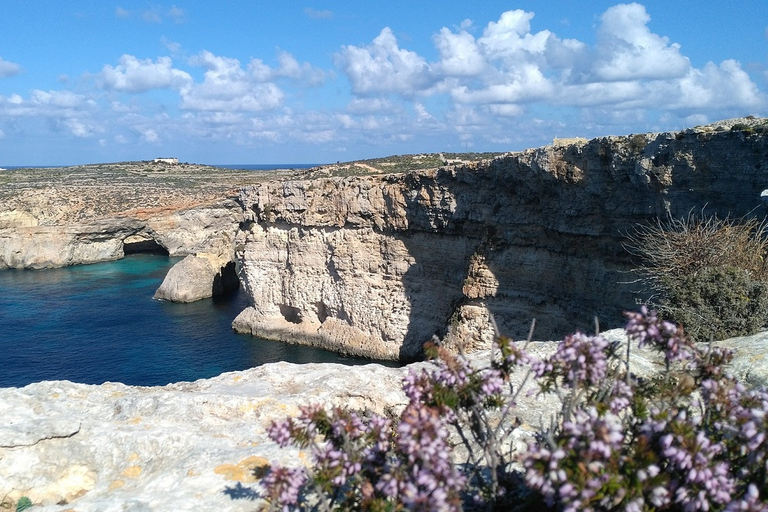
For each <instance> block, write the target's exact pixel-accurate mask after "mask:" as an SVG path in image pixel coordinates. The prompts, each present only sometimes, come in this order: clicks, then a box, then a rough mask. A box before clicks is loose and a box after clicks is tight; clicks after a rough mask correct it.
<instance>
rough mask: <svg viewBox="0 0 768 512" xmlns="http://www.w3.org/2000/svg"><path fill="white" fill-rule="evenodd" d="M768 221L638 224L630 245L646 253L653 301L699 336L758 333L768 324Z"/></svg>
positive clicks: (697, 219)
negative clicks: (638, 226)
mask: <svg viewBox="0 0 768 512" xmlns="http://www.w3.org/2000/svg"><path fill="white" fill-rule="evenodd" d="M765 231H766V224H765V222H761V221H758V220H756V219H745V220H741V221H739V222H736V221H734V220H732V219H725V220H721V219H718V218H717V217H704V216H703V215H701V216H696V215H689V216H688V217H687V218H683V219H669V220H668V221H667V222H666V223H662V222H657V223H656V224H652V225H649V226H644V227H640V228H638V229H637V230H636V231H635V232H634V233H632V234H630V236H629V241H628V242H627V243H626V244H625V247H626V248H627V250H628V251H629V252H630V253H631V254H633V255H636V256H639V257H640V259H641V261H642V263H641V264H640V266H639V267H638V269H637V271H639V272H640V273H641V275H642V280H643V281H644V282H645V283H646V284H647V285H648V288H649V289H650V293H651V296H650V299H649V304H650V305H652V306H653V307H654V308H656V309H658V310H659V311H660V312H661V314H662V316H663V317H664V318H666V319H669V320H671V321H674V322H678V323H682V324H683V325H684V326H685V328H686V331H687V332H688V334H689V336H690V337H692V338H693V339H695V340H698V341H709V340H711V339H724V338H727V337H732V336H740V335H746V334H752V333H754V332H757V331H758V330H759V329H760V328H761V327H763V326H764V325H766V323H767V322H768V289H767V287H768V264H767V261H766V256H768V241H767V240H766V238H765Z"/></svg>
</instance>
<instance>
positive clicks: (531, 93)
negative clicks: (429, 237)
mask: <svg viewBox="0 0 768 512" xmlns="http://www.w3.org/2000/svg"><path fill="white" fill-rule="evenodd" d="M533 17H534V14H533V13H531V12H525V11H522V10H512V11H507V12H504V13H502V14H501V16H500V17H499V19H498V21H492V22H489V23H488V24H487V26H486V27H485V28H484V29H483V31H482V36H481V37H479V38H478V39H475V38H474V37H473V36H472V35H471V34H470V33H469V32H467V31H466V30H465V29H464V28H458V29H455V30H451V29H448V28H445V27H443V28H442V29H441V30H440V31H439V32H438V33H437V34H436V35H435V36H434V44H435V47H436V48H437V50H438V52H439V59H438V60H437V62H433V63H430V62H428V61H427V60H426V59H424V58H423V57H422V56H421V55H419V54H417V53H414V52H411V51H407V50H403V49H401V48H400V47H399V46H398V44H397V40H396V39H395V37H394V35H393V34H392V32H391V30H389V29H388V28H385V29H384V30H382V32H381V34H380V35H379V36H378V37H377V38H376V39H374V40H373V42H372V43H371V44H370V45H369V46H366V47H355V46H346V47H343V48H342V52H341V53H340V54H339V55H338V56H337V61H336V62H337V65H339V67H341V68H342V70H343V71H344V73H345V74H346V75H347V77H348V78H349V81H350V83H351V84H352V91H353V93H354V94H355V95H356V97H357V99H358V100H361V99H363V98H366V101H369V102H370V101H373V100H377V99H382V98H387V97H389V96H390V95H393V94H394V95H398V96H400V97H401V98H402V99H404V100H412V99H413V97H414V96H415V95H424V96H426V95H436V94H448V95H449V98H450V99H451V100H452V101H453V103H454V107H456V106H457V105H466V106H467V109H459V108H456V109H455V111H454V112H453V113H452V114H451V115H453V116H455V117H456V116H458V117H461V118H462V119H467V118H468V117H469V114H468V112H469V111H472V112H473V114H474V111H473V109H472V108H471V105H473V104H476V105H485V106H486V107H485V112H486V113H490V114H491V115H497V116H505V117H514V116H519V115H521V114H522V113H523V112H524V109H523V107H524V106H525V105H528V104H531V103H540V104H545V105H552V106H556V107H578V108H598V107H600V108H608V109H611V108H612V109H616V110H631V109H655V110H662V109H667V110H676V111H685V110H691V109H704V110H717V109H724V108H730V109H738V108H750V109H754V108H758V107H759V106H761V105H762V106H764V105H766V98H765V95H764V94H762V93H761V92H760V90H759V89H758V87H757V86H756V85H755V84H754V83H753V82H752V80H751V79H750V77H749V75H748V74H747V73H746V72H744V71H743V70H742V69H741V66H740V65H739V63H738V62H736V61H724V62H722V63H721V64H720V65H717V64H713V63H710V64H707V65H706V66H704V67H703V68H700V69H697V68H693V66H692V65H691V63H690V61H689V59H688V58H687V57H686V56H685V55H683V54H682V51H681V47H680V46H679V45H678V44H675V43H673V42H670V41H669V39H668V38H666V37H663V36H660V35H658V34H655V33H653V32H652V31H651V30H650V28H649V27H648V23H649V21H650V16H649V15H648V13H647V12H646V10H645V7H643V6H642V5H640V4H637V3H632V4H620V5H616V6H614V7H611V8H609V9H607V10H606V11H605V13H604V14H603V15H602V16H601V18H600V24H599V26H598V28H597V34H596V35H597V38H596V42H595V44H594V45H593V46H588V45H587V44H585V43H584V42H582V41H578V40H575V39H561V38H559V37H557V35H556V34H554V33H553V32H550V31H549V30H542V31H539V32H532V31H531V21H532V20H533ZM352 104H353V103H352V102H351V103H350V105H352ZM348 111H349V112H350V113H351V114H354V112H352V111H351V110H350V109H349V108H348Z"/></svg>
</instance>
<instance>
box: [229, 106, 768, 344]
mask: <svg viewBox="0 0 768 512" xmlns="http://www.w3.org/2000/svg"><path fill="white" fill-rule="evenodd" d="M739 123H740V124H737V122H736V121H731V122H724V123H720V124H718V125H714V126H708V127H701V128H697V129H691V130H686V131H683V132H677V133H655V134H641V135H630V136H626V137H604V138H599V139H594V140H591V141H588V142H585V141H578V143H575V144H571V145H562V144H558V145H552V146H547V147H543V148H539V149H533V150H527V151H523V152H521V153H513V154H509V155H507V156H504V157H501V158H497V159H494V160H492V161H488V162H484V163H480V164H467V165H462V166H452V167H444V168H440V169H436V170H428V171H419V172H412V173H408V174H400V175H386V176H365V177H346V178H320V179H315V180H311V181H285V182H270V183H262V184H259V185H256V186H252V187H246V188H245V189H244V190H243V191H242V192H241V194H240V201H241V203H242V204H243V205H244V207H245V209H246V215H247V220H248V222H247V223H245V224H244V227H243V229H242V230H241V232H240V233H239V235H238V240H237V257H238V260H239V263H240V266H241V274H240V275H241V280H242V282H243V285H244V287H245V288H246V289H247V290H248V293H249V294H250V296H251V298H252V302H253V306H252V307H251V308H249V309H247V310H246V311H244V312H243V313H242V314H241V315H240V316H239V317H238V319H237V320H236V321H235V323H234V326H235V328H236V329H237V330H239V331H242V332H249V333H252V334H254V335H256V336H262V337H267V338H272V339H280V340H284V341H290V342H298V343H306V344H310V345H316V346H321V347H325V348H330V349H332V350H337V351H341V352H347V353H351V354H356V355H363V356H369V357H379V358H388V359H398V358H399V359H410V358H413V357H417V356H418V354H419V352H420V347H421V346H422V344H423V343H424V342H425V341H428V340H429V339H430V338H432V337H433V336H438V337H440V338H446V337H447V338H448V339H449V340H450V339H454V340H457V341H458V340H463V342H465V343H469V344H470V345H471V346H472V345H476V346H482V345H484V344H487V343H488V341H489V340H490V339H491V337H492V331H491V329H490V327H489V321H488V320H489V318H490V316H491V315H493V317H494V318H495V319H496V321H497V322H498V324H499V326H500V327H501V329H502V331H503V332H505V333H509V334H511V335H514V336H523V335H525V334H526V333H527V331H528V327H529V325H530V322H531V320H532V319H534V318H535V319H537V325H538V328H537V335H538V336H544V337H558V336H560V335H562V334H563V333H565V332H568V331H569V330H571V329H573V328H574V327H588V325H589V324H590V323H591V321H592V319H593V317H595V316H597V317H599V319H600V321H601V323H602V324H603V325H606V326H618V325H620V324H621V323H622V322H623V318H622V316H621V313H622V311H623V310H626V309H631V308H633V307H634V306H635V304H636V301H637V299H638V294H637V292H638V290H637V287H636V286H634V285H632V284H629V282H631V281H633V276H632V274H631V273H630V270H631V268H632V262H631V260H630V256H629V254H628V253H627V252H626V251H625V250H624V249H623V248H622V242H623V240H624V239H625V238H624V237H625V235H626V234H627V233H628V232H630V231H632V230H633V229H634V228H635V226H637V225H638V224H641V223H647V222H651V221H654V220H655V219H657V218H664V217H666V216H669V215H671V216H674V217H680V216H684V215H687V214H688V213H689V212H691V211H697V212H698V211H701V210H702V209H704V210H705V211H706V213H707V214H717V215H719V216H721V217H724V216H727V215H730V216H734V217H740V216H745V215H763V214H764V212H763V211H762V209H761V208H762V207H761V202H760V193H761V191H762V190H763V189H766V188H768V178H767V177H766V176H767V175H766V172H765V171H766V165H768V137H766V136H765V130H763V129H761V130H755V129H753V127H754V126H758V125H759V126H760V127H764V126H765V121H764V120H739ZM750 123H751V125H750Z"/></svg>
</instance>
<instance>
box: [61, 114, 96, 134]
mask: <svg viewBox="0 0 768 512" xmlns="http://www.w3.org/2000/svg"><path fill="white" fill-rule="evenodd" d="M64 124H65V125H66V127H67V128H68V129H69V131H70V132H71V133H72V135H74V136H75V137H78V138H81V139H83V138H87V137H90V136H91V135H93V134H94V132H95V127H94V126H93V125H92V124H89V123H86V122H84V121H83V120H81V119H66V120H65V121H64Z"/></svg>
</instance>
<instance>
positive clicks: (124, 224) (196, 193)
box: [0, 162, 256, 301]
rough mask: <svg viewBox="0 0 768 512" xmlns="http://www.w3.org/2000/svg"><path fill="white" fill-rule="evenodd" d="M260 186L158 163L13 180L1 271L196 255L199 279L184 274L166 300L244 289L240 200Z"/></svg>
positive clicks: (241, 175)
mask: <svg viewBox="0 0 768 512" xmlns="http://www.w3.org/2000/svg"><path fill="white" fill-rule="evenodd" d="M255 178H256V176H255V175H254V174H253V173H252V172H248V171H234V170H227V169H217V168H213V167H207V166H200V165H191V164H179V165H162V164H156V163H153V162H125V163H119V164H101V165H88V166H77V167H65V168H54V169H19V170H14V171H8V172H3V173H2V174H0V269H4V268H30V269H42V268H51V267H61V266H67V265H79V264H87V263H95V262H99V261H108V260H115V259H119V258H122V257H123V255H124V254H126V253H131V252H161V253H167V254H169V255H170V256H186V255H195V258H197V259H195V260H192V262H193V263H197V265H194V264H193V265H191V266H192V267H194V269H193V270H196V271H194V272H190V271H189V270H190V269H189V267H190V265H189V262H187V264H185V265H181V266H180V268H179V269H177V271H176V272H175V276H171V277H172V278H173V279H171V280H170V281H169V283H168V284H167V285H166V286H165V287H164V288H163V290H162V291H161V293H160V294H159V297H161V298H164V299H169V300H181V301H191V300H197V299H199V298H203V297H210V296H211V294H215V293H217V291H219V292H220V291H226V290H227V289H231V288H232V287H233V286H236V285H237V278H236V274H235V273H234V264H233V255H234V238H235V233H236V231H237V227H238V224H239V222H240V220H241V217H242V208H241V207H240V206H239V204H238V203H237V202H236V201H234V200H233V199H232V197H233V196H234V194H235V192H234V191H235V190H237V188H238V187H240V186H242V185H243V184H244V183H252V182H253V181H254V179H255ZM228 196H229V198H228ZM200 263H203V265H200ZM179 277H180V279H179ZM232 277H234V282H232V279H231V278H232Z"/></svg>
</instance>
